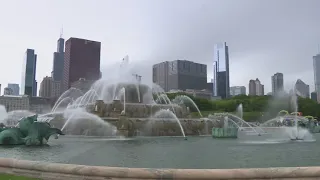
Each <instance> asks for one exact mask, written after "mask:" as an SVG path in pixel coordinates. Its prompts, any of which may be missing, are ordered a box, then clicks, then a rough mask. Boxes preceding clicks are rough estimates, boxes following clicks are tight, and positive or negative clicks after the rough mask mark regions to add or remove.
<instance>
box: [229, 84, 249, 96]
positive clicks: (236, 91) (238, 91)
mask: <svg viewBox="0 0 320 180" xmlns="http://www.w3.org/2000/svg"><path fill="white" fill-rule="evenodd" d="M245 94H246V87H245V86H232V87H230V96H238V95H245Z"/></svg>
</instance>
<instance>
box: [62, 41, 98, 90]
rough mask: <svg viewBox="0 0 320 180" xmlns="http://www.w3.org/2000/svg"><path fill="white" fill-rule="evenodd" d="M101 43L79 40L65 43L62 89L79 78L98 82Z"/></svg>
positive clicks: (68, 86)
mask: <svg viewBox="0 0 320 180" xmlns="http://www.w3.org/2000/svg"><path fill="white" fill-rule="evenodd" d="M100 52H101V42H97V41H91V40H86V39H79V38H73V37H72V38H70V39H68V40H67V41H66V45H65V54H64V69H63V89H64V90H67V89H69V88H70V86H71V84H72V83H73V82H75V81H78V80H79V79H80V78H84V79H86V80H98V79H99V78H100Z"/></svg>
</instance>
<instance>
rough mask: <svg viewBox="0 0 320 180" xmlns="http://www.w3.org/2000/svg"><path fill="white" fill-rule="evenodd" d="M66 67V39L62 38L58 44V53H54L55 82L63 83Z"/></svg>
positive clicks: (53, 76) (53, 73) (52, 74)
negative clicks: (64, 67) (64, 66)
mask: <svg viewBox="0 0 320 180" xmlns="http://www.w3.org/2000/svg"><path fill="white" fill-rule="evenodd" d="M63 65H64V39H63V38H62V37H61V36H60V38H59V39H58V42H57V52H54V53H53V67H52V72H51V77H52V79H53V80H54V81H60V82H62V78H63Z"/></svg>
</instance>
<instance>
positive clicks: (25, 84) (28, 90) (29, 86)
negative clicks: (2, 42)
mask: <svg viewBox="0 0 320 180" xmlns="http://www.w3.org/2000/svg"><path fill="white" fill-rule="evenodd" d="M36 70H37V54H35V52H34V49H27V51H26V53H25V58H24V61H23V67H22V80H21V94H22V95H29V96H37V81H36Z"/></svg>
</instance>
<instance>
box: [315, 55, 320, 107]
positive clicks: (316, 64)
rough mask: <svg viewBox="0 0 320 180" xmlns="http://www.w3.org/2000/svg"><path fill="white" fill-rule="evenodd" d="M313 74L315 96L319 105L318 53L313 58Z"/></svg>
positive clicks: (319, 59)
mask: <svg viewBox="0 0 320 180" xmlns="http://www.w3.org/2000/svg"><path fill="white" fill-rule="evenodd" d="M313 73H314V86H315V90H316V91H315V92H316V94H317V101H318V103H320V53H319V54H317V55H316V56H313Z"/></svg>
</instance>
